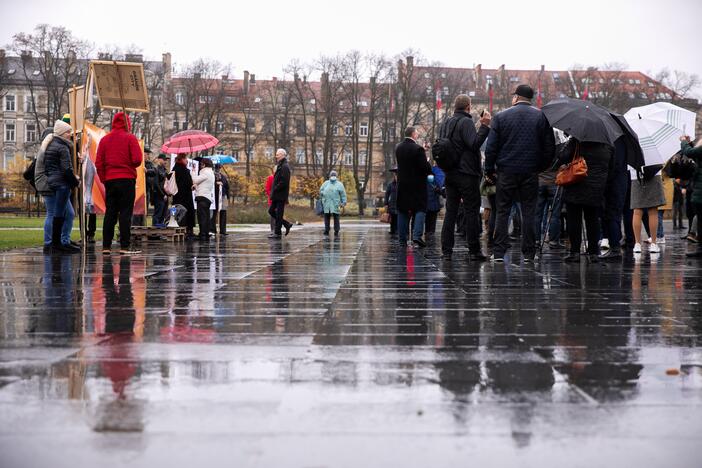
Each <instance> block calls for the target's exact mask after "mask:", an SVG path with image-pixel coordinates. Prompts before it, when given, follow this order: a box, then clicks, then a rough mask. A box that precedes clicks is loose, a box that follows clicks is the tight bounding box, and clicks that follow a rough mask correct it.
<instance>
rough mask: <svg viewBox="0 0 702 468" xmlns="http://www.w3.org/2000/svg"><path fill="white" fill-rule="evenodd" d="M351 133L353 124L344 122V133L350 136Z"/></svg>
mask: <svg viewBox="0 0 702 468" xmlns="http://www.w3.org/2000/svg"><path fill="white" fill-rule="evenodd" d="M352 133H353V125H351V124H346V127H344V135H346V136H351V134H352Z"/></svg>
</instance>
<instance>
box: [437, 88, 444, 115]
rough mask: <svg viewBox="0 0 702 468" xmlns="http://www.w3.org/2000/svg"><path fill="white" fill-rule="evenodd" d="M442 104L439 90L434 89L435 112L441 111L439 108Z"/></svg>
mask: <svg viewBox="0 0 702 468" xmlns="http://www.w3.org/2000/svg"><path fill="white" fill-rule="evenodd" d="M442 105H443V102H442V101H441V88H439V87H437V88H436V110H437V111H441V106H442Z"/></svg>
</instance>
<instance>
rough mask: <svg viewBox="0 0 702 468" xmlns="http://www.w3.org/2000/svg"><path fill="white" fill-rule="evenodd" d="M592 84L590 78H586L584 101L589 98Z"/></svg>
mask: <svg viewBox="0 0 702 468" xmlns="http://www.w3.org/2000/svg"><path fill="white" fill-rule="evenodd" d="M589 85H590V80H589V79H588V78H585V91H583V101H587V98H588V96H589V94H590V93H589V92H588V91H589V90H588V87H589Z"/></svg>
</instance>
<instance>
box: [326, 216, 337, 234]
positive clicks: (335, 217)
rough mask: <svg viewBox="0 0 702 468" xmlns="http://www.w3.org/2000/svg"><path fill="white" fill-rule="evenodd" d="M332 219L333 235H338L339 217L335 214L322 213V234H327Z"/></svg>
mask: <svg viewBox="0 0 702 468" xmlns="http://www.w3.org/2000/svg"><path fill="white" fill-rule="evenodd" d="M332 217H334V233H335V234H338V233H339V229H341V226H340V225H339V215H338V214H336V213H324V233H325V234H329V224H330V223H331V218H332Z"/></svg>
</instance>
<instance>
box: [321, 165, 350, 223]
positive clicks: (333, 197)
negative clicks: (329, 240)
mask: <svg viewBox="0 0 702 468" xmlns="http://www.w3.org/2000/svg"><path fill="white" fill-rule="evenodd" d="M319 199H320V200H321V202H322V209H323V210H324V235H325V236H328V235H329V224H330V221H331V218H332V217H333V218H334V235H335V236H336V235H339V229H341V226H340V223H339V215H340V214H341V210H342V209H343V208H344V207H345V206H346V189H344V184H343V183H342V182H341V181H340V180H338V176H337V173H336V171H331V172H330V173H329V180H327V181H325V182H324V183H323V184H322V187H320V189H319Z"/></svg>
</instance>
